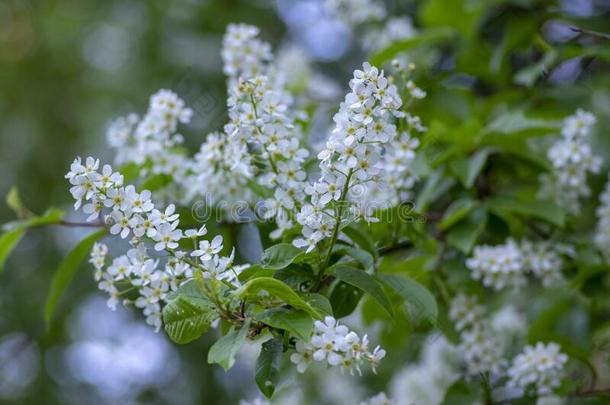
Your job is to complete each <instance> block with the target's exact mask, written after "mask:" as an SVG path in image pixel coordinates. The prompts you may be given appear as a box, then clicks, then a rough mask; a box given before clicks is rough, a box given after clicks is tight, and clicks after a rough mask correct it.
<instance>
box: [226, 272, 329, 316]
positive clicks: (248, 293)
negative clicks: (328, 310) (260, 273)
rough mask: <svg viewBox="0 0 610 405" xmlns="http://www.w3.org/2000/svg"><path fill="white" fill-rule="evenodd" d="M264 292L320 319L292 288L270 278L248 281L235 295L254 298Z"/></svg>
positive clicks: (318, 314) (316, 312)
mask: <svg viewBox="0 0 610 405" xmlns="http://www.w3.org/2000/svg"><path fill="white" fill-rule="evenodd" d="M262 292H266V293H267V294H269V296H271V297H274V298H277V299H279V300H282V301H284V302H285V303H286V304H289V305H291V306H292V307H293V308H296V309H301V310H303V311H306V312H307V313H309V314H310V315H311V316H313V317H315V318H321V314H320V313H318V311H316V310H315V309H314V308H312V307H311V305H309V304H308V303H307V302H306V301H305V300H304V299H303V298H301V297H300V296H299V294H297V293H296V292H295V291H294V290H293V289H292V288H290V287H289V286H287V285H286V284H285V283H283V282H282V281H280V280H277V279H275V278H271V277H259V278H255V279H253V280H250V281H248V282H247V283H246V284H244V285H243V286H241V287H240V288H239V290H237V292H236V294H237V295H238V296H240V297H242V298H245V297H250V298H256V297H258V296H259V295H260V293H262Z"/></svg>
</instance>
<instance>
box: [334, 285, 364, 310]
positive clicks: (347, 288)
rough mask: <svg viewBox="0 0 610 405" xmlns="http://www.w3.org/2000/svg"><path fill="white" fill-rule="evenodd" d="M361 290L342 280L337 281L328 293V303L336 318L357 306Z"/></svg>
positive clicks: (361, 294)
mask: <svg viewBox="0 0 610 405" xmlns="http://www.w3.org/2000/svg"><path fill="white" fill-rule="evenodd" d="M363 295H364V293H363V291H362V290H361V289H359V288H357V287H354V286H352V285H350V284H347V283H345V282H343V281H340V282H338V283H337V284H336V285H335V287H334V288H333V291H332V292H331V294H330V303H331V305H332V306H333V312H334V313H335V316H336V317H337V318H343V317H344V316H348V315H349V314H351V313H352V312H354V310H355V309H356V307H357V306H358V303H359V302H360V299H361V298H362V296H363Z"/></svg>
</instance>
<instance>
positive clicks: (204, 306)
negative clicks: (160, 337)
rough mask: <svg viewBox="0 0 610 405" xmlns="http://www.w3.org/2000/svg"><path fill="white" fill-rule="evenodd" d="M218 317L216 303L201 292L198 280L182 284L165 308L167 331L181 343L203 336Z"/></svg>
mask: <svg viewBox="0 0 610 405" xmlns="http://www.w3.org/2000/svg"><path fill="white" fill-rule="evenodd" d="M217 317H218V314H217V313H216V310H215V308H214V305H213V304H212V303H211V302H210V300H209V299H208V298H207V297H206V296H205V295H203V294H202V293H201V291H200V290H199V286H198V284H197V281H196V280H191V281H189V282H187V283H186V284H184V285H182V286H180V288H178V290H177V291H176V292H174V293H173V294H172V296H171V298H170V299H169V301H168V302H167V305H165V307H164V308H163V324H164V326H165V332H166V333H167V335H168V336H169V338H170V339H171V340H173V341H174V342H176V343H179V344H186V343H189V342H191V341H193V340H195V339H198V338H199V337H201V335H202V334H204V333H205V332H206V331H207V330H208V328H209V327H210V324H211V323H212V321H213V320H214V319H216V318H217Z"/></svg>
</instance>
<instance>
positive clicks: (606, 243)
mask: <svg viewBox="0 0 610 405" xmlns="http://www.w3.org/2000/svg"><path fill="white" fill-rule="evenodd" d="M599 201H600V205H599V207H598V208H597V210H596V213H597V218H598V222H597V227H596V230H595V239H594V240H595V245H596V246H597V248H598V249H599V250H600V251H601V253H602V255H603V256H604V258H605V260H606V262H607V263H610V181H608V182H607V183H606V188H605V189H604V191H603V192H602V193H601V194H600V196H599Z"/></svg>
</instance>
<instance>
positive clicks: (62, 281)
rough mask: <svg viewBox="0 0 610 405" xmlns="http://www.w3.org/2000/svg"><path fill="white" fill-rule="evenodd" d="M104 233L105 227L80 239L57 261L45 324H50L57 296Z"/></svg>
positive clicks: (47, 304) (61, 292) (45, 314)
mask: <svg viewBox="0 0 610 405" xmlns="http://www.w3.org/2000/svg"><path fill="white" fill-rule="evenodd" d="M105 234H106V229H102V230H99V231H97V232H94V233H92V234H90V235H89V236H87V237H86V238H84V239H83V240H81V241H80V242H79V243H78V244H77V245H76V246H75V247H74V248H73V249H72V250H71V251H70V253H68V254H67V255H66V257H64V259H63V260H62V261H61V263H59V266H58V267H57V270H56V271H55V274H54V275H53V280H51V288H50V290H49V295H48V296H47V301H46V304H45V311H44V317H45V321H46V323H47V325H50V323H51V320H52V318H53V312H54V311H55V307H56V306H57V302H58V301H59V298H60V297H61V295H62V294H63V292H64V291H65V289H66V288H67V287H68V285H69V284H70V282H71V281H72V279H73V278H74V276H75V275H76V272H77V271H78V268H79V266H80V264H81V263H82V261H83V260H85V258H86V257H87V255H88V254H89V251H90V250H91V247H92V246H93V244H94V243H95V242H97V241H98V240H99V239H100V238H102V237H103V236H104V235H105Z"/></svg>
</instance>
